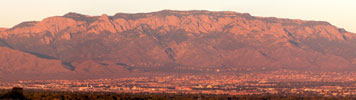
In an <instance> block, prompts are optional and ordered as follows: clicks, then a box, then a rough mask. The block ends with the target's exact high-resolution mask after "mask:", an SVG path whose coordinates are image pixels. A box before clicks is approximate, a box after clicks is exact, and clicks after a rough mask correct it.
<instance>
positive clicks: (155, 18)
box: [0, 10, 356, 74]
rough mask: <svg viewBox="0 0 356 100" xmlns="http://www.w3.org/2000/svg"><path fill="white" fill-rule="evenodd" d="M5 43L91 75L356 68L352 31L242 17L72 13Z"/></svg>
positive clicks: (26, 26)
mask: <svg viewBox="0 0 356 100" xmlns="http://www.w3.org/2000/svg"><path fill="white" fill-rule="evenodd" d="M0 39H1V40H2V41H3V45H6V46H7V47H11V48H13V49H16V50H19V51H25V52H31V53H33V54H36V55H42V56H45V57H47V58H52V59H56V60H58V61H61V62H63V63H65V65H66V66H62V67H64V68H67V69H69V70H72V71H74V72H76V73H87V74H90V73H94V74H106V73H124V72H130V71H133V72H139V71H145V72H157V71H161V72H162V71H163V72H164V71H165V70H166V69H167V68H168V69H176V68H180V69H182V68H183V69H192V70H193V69H201V68H271V69H275V68H286V69H298V70H331V71H335V70H354V66H355V65H356V63H355V59H356V52H354V51H355V50H356V44H355V42H356V35H355V34H353V33H350V32H347V31H345V30H344V29H340V28H337V27H336V26H333V25H332V24H330V23H328V22H322V21H303V20H295V19H279V18H266V17H255V16H251V15H249V14H244V13H236V12H211V11H171V10H164V11H159V12H152V13H138V14H127V13H118V14H115V15H114V16H108V15H105V14H103V15H101V16H87V15H82V14H78V13H68V14H66V15H64V16H55V17H49V18H46V19H43V20H42V21H39V22H24V23H21V24H19V25H17V26H15V27H13V28H10V29H7V30H3V31H0ZM20 67H21V66H20ZM58 67H61V66H58Z"/></svg>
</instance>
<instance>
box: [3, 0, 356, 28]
mask: <svg viewBox="0 0 356 100" xmlns="http://www.w3.org/2000/svg"><path fill="white" fill-rule="evenodd" d="M0 2H1V3H0V9H1V10H0V27H7V28H10V27H12V26H14V25H16V24H18V23H20V22H23V21H33V20H36V21H40V20H42V19H43V18H45V17H49V16H57V15H64V14H66V13H67V12H78V13H82V14H88V15H101V14H103V13H105V14H108V15H114V14H115V13H118V12H125V13H137V12H152V11H159V10H164V9H170V10H211V11H236V12H242V13H250V14H251V15H254V16H266V17H281V18H292V19H304V20H318V21H328V22H330V23H331V24H333V25H336V26H338V27H341V28H345V29H346V30H348V31H351V32H356V0H0Z"/></svg>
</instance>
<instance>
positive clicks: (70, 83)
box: [0, 70, 356, 96]
mask: <svg viewBox="0 0 356 100" xmlns="http://www.w3.org/2000/svg"><path fill="white" fill-rule="evenodd" d="M355 74H356V73H351V72H350V73H335V72H320V73H315V72H298V71H289V70H278V71H270V72H248V73H216V74H210V75H207V74H204V75H167V76H155V77H125V78H118V79H94V80H27V81H16V82H2V83H0V88H1V89H10V88H12V87H23V88H25V89H41V90H53V91H102V92H118V93H121V92H128V93H142V92H144V93H207V94H230V95H248V94H249V95H252V94H266V93H268V94H302V95H322V96H349V95H355V94H356V81H355V80H356V77H353V76H354V75H355Z"/></svg>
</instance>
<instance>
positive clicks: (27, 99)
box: [0, 88, 355, 100]
mask: <svg viewBox="0 0 356 100" xmlns="http://www.w3.org/2000/svg"><path fill="white" fill-rule="evenodd" d="M0 99H17V100H196V99H201V100H349V99H355V97H322V96H307V95H288V96H287V95H271V94H264V95H243V96H232V95H215V94H183V93H179V94H170V93H108V92H64V91H45V90H25V91H23V89H22V88H13V89H12V90H11V91H9V90H1V91H0Z"/></svg>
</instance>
